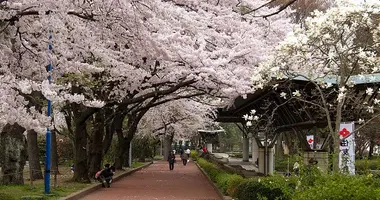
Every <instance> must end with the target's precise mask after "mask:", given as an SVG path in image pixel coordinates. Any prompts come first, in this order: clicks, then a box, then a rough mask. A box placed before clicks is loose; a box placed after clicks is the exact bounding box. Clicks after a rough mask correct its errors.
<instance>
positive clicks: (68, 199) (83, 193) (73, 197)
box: [59, 162, 153, 200]
mask: <svg viewBox="0 0 380 200" xmlns="http://www.w3.org/2000/svg"><path fill="white" fill-rule="evenodd" d="M151 164H153V162H150V163H147V164H145V165H143V166H140V167H138V168H135V169H132V170H130V171H127V172H124V173H122V174H120V175H117V176H115V178H113V180H112V182H115V181H118V180H119V179H121V178H124V177H126V176H128V175H130V174H132V173H134V172H136V171H139V170H141V169H143V168H146V167H148V166H149V165H151ZM101 187H102V184H101V183H96V184H94V185H91V186H89V187H86V188H84V189H82V190H80V191H78V192H75V193H72V194H70V195H69V196H66V197H61V198H59V200H77V199H81V198H82V197H84V196H86V195H88V194H90V193H91V192H93V191H95V190H98V189H100V188H101Z"/></svg>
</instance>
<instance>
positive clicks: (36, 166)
mask: <svg viewBox="0 0 380 200" xmlns="http://www.w3.org/2000/svg"><path fill="white" fill-rule="evenodd" d="M27 143H28V160H29V170H30V171H31V172H32V173H31V175H32V177H30V178H31V180H33V181H34V180H38V179H43V178H44V177H43V175H42V171H41V165H40V149H39V148H38V142H37V132H36V131H34V130H29V131H28V132H27Z"/></svg>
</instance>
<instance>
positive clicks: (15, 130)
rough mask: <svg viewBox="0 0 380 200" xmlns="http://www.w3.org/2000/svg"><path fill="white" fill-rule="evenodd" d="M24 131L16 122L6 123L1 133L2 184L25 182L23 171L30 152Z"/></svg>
mask: <svg viewBox="0 0 380 200" xmlns="http://www.w3.org/2000/svg"><path fill="white" fill-rule="evenodd" d="M24 131H25V129H24V128H23V127H21V126H20V125H18V124H17V123H15V124H13V125H10V124H7V125H5V127H4V128H3V130H2V132H1V133H0V166H1V168H2V170H1V173H0V179H1V180H0V184H3V185H9V184H12V185H22V184H24V176H23V174H24V173H23V172H24V166H25V162H26V158H27V154H28V153H27V147H26V145H27V143H26V139H25V136H24V135H23V133H24ZM1 177H2V178H1Z"/></svg>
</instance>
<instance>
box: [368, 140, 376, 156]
mask: <svg viewBox="0 0 380 200" xmlns="http://www.w3.org/2000/svg"><path fill="white" fill-rule="evenodd" d="M375 145H376V143H375V141H374V140H371V141H370V143H369V151H368V158H372V157H373V149H374V147H375Z"/></svg>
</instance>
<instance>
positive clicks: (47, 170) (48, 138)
mask: <svg viewBox="0 0 380 200" xmlns="http://www.w3.org/2000/svg"><path fill="white" fill-rule="evenodd" d="M52 39H53V31H52V30H49V44H48V49H49V63H48V69H47V71H48V80H49V84H50V83H51V71H52V70H53V65H52V61H51V55H52V51H53V46H52ZM51 110H52V109H51V100H50V99H48V107H47V116H48V117H51ZM45 156H46V157H45V194H50V168H51V161H50V158H51V132H50V128H49V127H48V128H47V129H46V155H45Z"/></svg>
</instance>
